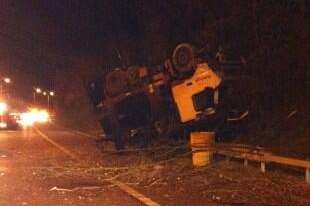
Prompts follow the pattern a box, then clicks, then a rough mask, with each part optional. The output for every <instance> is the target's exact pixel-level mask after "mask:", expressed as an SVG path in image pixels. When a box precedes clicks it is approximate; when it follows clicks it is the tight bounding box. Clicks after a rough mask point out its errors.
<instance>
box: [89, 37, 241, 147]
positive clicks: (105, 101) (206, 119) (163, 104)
mask: <svg viewBox="0 0 310 206" xmlns="http://www.w3.org/2000/svg"><path fill="white" fill-rule="evenodd" d="M196 51H197V50H196V49H195V48H194V47H193V46H192V45H190V44H186V43H183V44H180V45H178V46H177V47H176V48H175V49H174V51H173V55H172V58H171V59H168V60H166V62H165V63H164V64H163V65H159V66H156V67H145V66H131V67H128V68H121V69H120V68H117V69H114V70H112V71H108V72H105V73H104V74H103V75H101V76H99V77H98V78H97V79H95V80H93V81H91V82H90V83H89V85H88V94H89V98H90V101H91V103H92V104H93V106H94V110H95V112H96V113H97V116H98V119H99V121H100V124H101V126H102V128H103V130H104V132H105V135H106V136H107V137H110V138H111V139H112V140H113V141H114V143H115V146H116V148H117V149H123V148H124V145H125V143H126V142H130V139H132V138H134V137H138V139H142V140H143V141H142V142H146V143H147V142H148V141H149V140H150V139H152V138H155V137H158V136H163V137H166V138H169V137H175V136H182V135H184V134H187V133H188V132H190V131H195V130H212V131H213V130H216V129H218V128H219V125H220V124H222V123H223V122H225V121H226V120H227V119H229V118H227V116H228V114H230V113H231V112H230V111H231V110H232V109H236V108H237V107H235V106H234V107H233V108H232V107H231V106H232V105H235V104H230V99H237V100H239V99H241V96H246V95H244V94H242V95H240V93H239V94H238V92H237V93H236V92H235V93H231V92H229V91H230V90H231V89H233V86H232V85H233V82H232V81H234V82H238V81H239V79H238V78H236V79H233V78H229V83H228V81H226V76H225V75H223V72H222V71H221V72H222V73H220V72H219V71H217V70H216V69H215V68H212V67H211V65H210V64H209V62H208V60H206V59H204V58H202V57H200V56H199V54H198V53H197V52H196ZM242 84H245V82H242ZM235 94H237V95H238V97H237V98H230V97H229V95H235ZM235 97H236V96H235ZM240 108H241V107H239V109H240ZM241 110H246V106H245V107H242V108H241ZM239 113H240V114H242V112H240V111H239ZM239 116H240V115H239ZM238 118H239V117H234V118H233V119H238Z"/></svg>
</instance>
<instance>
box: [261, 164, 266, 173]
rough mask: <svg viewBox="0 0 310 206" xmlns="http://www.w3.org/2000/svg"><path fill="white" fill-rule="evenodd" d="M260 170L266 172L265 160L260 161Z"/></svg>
mask: <svg viewBox="0 0 310 206" xmlns="http://www.w3.org/2000/svg"><path fill="white" fill-rule="evenodd" d="M260 170H261V172H262V173H265V172H266V164H265V162H261V163H260Z"/></svg>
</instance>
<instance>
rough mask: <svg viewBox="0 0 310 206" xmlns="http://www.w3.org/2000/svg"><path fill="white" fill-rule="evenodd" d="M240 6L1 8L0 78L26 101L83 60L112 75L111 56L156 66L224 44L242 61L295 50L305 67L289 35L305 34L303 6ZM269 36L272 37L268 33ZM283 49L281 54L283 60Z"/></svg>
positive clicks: (32, 0)
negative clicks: (177, 51)
mask: <svg viewBox="0 0 310 206" xmlns="http://www.w3.org/2000/svg"><path fill="white" fill-rule="evenodd" d="M238 2H239V3H234V2H233V1H230V0H220V1H219V0H208V1H199V0H197V1H187V0H178V1H138V0H135V1H129V0H123V1H117V0H97V1H96V0H20V1H14V0H3V1H1V3H0V24H1V27H0V71H1V75H9V76H11V77H12V79H13V81H14V82H15V84H14V85H15V86H16V87H18V90H16V91H21V93H23V94H24V95H25V94H27V91H26V90H31V87H32V86H36V85H39V86H42V87H45V88H49V89H53V88H54V86H55V85H54V84H55V83H54V79H55V76H57V74H59V71H65V70H74V68H75V67H76V65H79V64H80V62H81V60H82V59H87V61H93V62H99V63H98V64H97V65H98V67H107V66H109V67H117V66H120V65H121V64H120V61H119V58H118V54H117V52H120V53H121V55H122V57H123V61H124V62H125V63H126V64H127V65H132V64H148V65H149V64H160V63H162V62H163V61H164V59H165V58H167V57H169V56H170V55H171V51H172V50H173V48H174V47H175V46H176V45H177V44H178V43H181V42H190V43H194V44H195V45H198V46H199V47H204V46H206V45H207V44H208V46H210V47H211V48H213V50H214V48H218V45H220V44H223V45H227V43H230V44H231V45H233V47H235V53H236V52H238V53H239V52H240V53H241V54H242V55H243V56H245V57H247V56H251V54H250V52H251V51H254V50H256V51H258V50H257V49H256V48H257V46H260V47H261V48H262V49H264V48H266V50H268V51H281V49H282V48H280V47H282V45H286V44H288V45H289V46H288V48H289V50H290V48H298V49H299V50H300V51H297V52H296V51H294V50H293V49H291V51H292V52H291V54H292V55H290V57H292V56H293V55H296V56H297V55H298V56H300V59H301V60H302V61H303V60H306V58H304V57H303V54H305V52H304V51H305V50H306V47H305V46H303V45H306V44H307V43H305V41H306V40H308V38H306V35H305V34H306V32H295V31H297V30H298V31H299V30H300V31H301V30H304V29H305V27H304V26H302V25H304V24H306V20H305V18H303V17H302V15H304V14H307V12H306V8H308V6H309V4H307V1H300V2H304V3H300V4H296V2H298V1H292V0H287V1H281V2H282V3H279V2H280V1H263V2H260V3H259V7H257V8H256V10H255V12H252V11H253V10H252V9H253V8H254V7H255V4H253V2H255V1H253V2H252V1H242V0H241V1H238ZM294 2H295V3H294ZM296 5H297V6H296ZM279 8H281V9H279ZM272 15H273V17H272V18H270V19H269V18H265V17H269V16H272ZM289 15H293V16H291V17H289ZM260 16H261V17H260ZM282 17H283V18H282ZM286 17H289V18H286ZM256 18H257V19H256ZM279 21H281V23H277V22H279ZM295 22H300V25H301V26H300V27H298V24H296V23H295ZM271 23H272V24H271ZM287 25H289V26H287ZM259 27H261V28H259ZM270 28H271V29H276V30H274V31H273V30H272V31H269V29H270ZM279 31H283V35H282V34H281V32H279ZM307 31H308V30H307ZM256 34H259V36H258V38H257V35H256ZM270 34H272V35H270ZM255 35H256V36H255ZM264 35H266V36H264ZM206 39H208V40H209V41H208V42H206ZM274 40H276V41H274ZM298 45H301V46H302V47H300V46H298ZM269 47H270V48H272V49H273V48H276V49H274V50H272V49H270V48H269ZM279 48H280V49H279ZM283 48H284V46H283ZM284 49H285V51H284V52H283V53H284V54H289V52H286V50H287V48H284ZM298 52H299V53H300V54H299V53H298ZM258 53H259V52H258ZM275 55H278V56H279V58H277V59H287V58H286V57H285V58H283V57H280V56H281V55H282V54H281V55H279V54H275ZM284 56H285V55H284ZM298 56H297V57H295V56H293V58H295V59H298V58H299V57H298ZM268 59H270V58H269V57H268ZM273 59H276V58H273ZM301 60H296V61H301ZM294 61H295V60H294ZM302 61H301V62H302ZM280 63H281V62H280ZM268 64H269V62H268ZM302 64H304V63H302ZM94 65H96V63H94ZM285 65H287V63H285ZM272 67H274V66H272ZM25 84H27V87H25V86H24V85H25ZM28 93H29V92H28Z"/></svg>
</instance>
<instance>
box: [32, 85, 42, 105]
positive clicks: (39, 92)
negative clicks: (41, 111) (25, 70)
mask: <svg viewBox="0 0 310 206" xmlns="http://www.w3.org/2000/svg"><path fill="white" fill-rule="evenodd" d="M33 90H34V91H33V103H36V94H41V93H42V89H41V88H40V87H35V88H34V89H33Z"/></svg>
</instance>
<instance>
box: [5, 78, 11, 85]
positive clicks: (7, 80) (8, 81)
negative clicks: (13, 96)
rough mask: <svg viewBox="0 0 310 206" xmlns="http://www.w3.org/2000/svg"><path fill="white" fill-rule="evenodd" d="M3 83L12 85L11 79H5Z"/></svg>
mask: <svg viewBox="0 0 310 206" xmlns="http://www.w3.org/2000/svg"><path fill="white" fill-rule="evenodd" d="M3 81H4V82H5V83H7V84H10V83H11V79H10V78H8V77H5V78H3Z"/></svg>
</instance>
